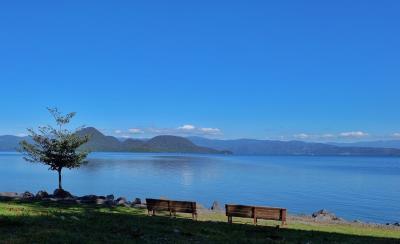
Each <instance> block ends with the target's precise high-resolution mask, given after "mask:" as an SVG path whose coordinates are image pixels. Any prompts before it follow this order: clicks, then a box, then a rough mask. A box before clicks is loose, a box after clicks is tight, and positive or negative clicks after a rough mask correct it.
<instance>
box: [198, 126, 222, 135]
mask: <svg viewBox="0 0 400 244" xmlns="http://www.w3.org/2000/svg"><path fill="white" fill-rule="evenodd" d="M199 130H200V131H201V132H203V133H205V134H210V135H219V134H221V130H220V129H218V128H200V129H199Z"/></svg>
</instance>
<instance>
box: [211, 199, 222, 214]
mask: <svg viewBox="0 0 400 244" xmlns="http://www.w3.org/2000/svg"><path fill="white" fill-rule="evenodd" d="M210 209H211V210H212V211H218V212H220V211H222V208H221V206H220V205H219V203H218V202H217V201H214V202H213V204H212V205H211V208H210Z"/></svg>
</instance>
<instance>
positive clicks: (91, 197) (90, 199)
mask: <svg viewBox="0 0 400 244" xmlns="http://www.w3.org/2000/svg"><path fill="white" fill-rule="evenodd" d="M97 199H98V196H96V195H85V196H82V197H78V200H79V201H80V202H81V203H87V204H90V203H96V201H97Z"/></svg>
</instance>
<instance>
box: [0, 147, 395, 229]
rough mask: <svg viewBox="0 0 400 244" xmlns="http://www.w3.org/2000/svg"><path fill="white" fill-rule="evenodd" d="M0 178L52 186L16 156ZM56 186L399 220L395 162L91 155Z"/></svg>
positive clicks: (52, 180)
mask: <svg viewBox="0 0 400 244" xmlns="http://www.w3.org/2000/svg"><path fill="white" fill-rule="evenodd" d="M0 173H1V177H0V186H1V189H0V191H16V192H23V191H25V190H29V191H31V192H37V191H39V190H46V191H49V192H51V191H52V190H54V189H55V188H56V186H57V178H56V174H55V173H54V172H51V171H48V170H47V168H46V167H45V166H43V165H40V164H32V163H28V162H25V161H24V160H23V159H22V156H21V155H20V154H18V153H0ZM63 184H64V188H65V189H67V190H69V191H71V192H72V193H74V194H77V195H85V194H98V195H107V194H110V193H113V194H116V195H117V196H125V197H128V198H129V200H132V199H133V198H135V197H140V198H145V197H155V198H157V197H161V196H163V197H168V198H171V199H182V200H194V201H197V202H199V203H200V204H202V205H203V206H205V207H209V206H210V205H211V204H212V202H213V201H214V200H216V201H218V202H219V203H220V204H224V203H238V204H252V205H268V206H278V207H286V208H288V210H289V212H290V213H297V214H299V213H305V214H310V213H312V212H314V211H316V210H318V209H322V208H325V209H328V210H329V211H332V212H334V213H336V214H337V215H338V216H339V217H343V218H345V219H348V220H353V219H358V220H362V221H371V222H379V223H386V222H398V221H400V204H399V200H400V187H399V186H400V158H386V157H300V156H299V157H276V156H275V157H272V156H234V155H232V156H223V155H194V154H146V153H92V154H91V155H90V157H89V164H87V165H86V166H84V167H82V168H81V169H78V170H71V171H70V170H65V171H64V179H63Z"/></svg>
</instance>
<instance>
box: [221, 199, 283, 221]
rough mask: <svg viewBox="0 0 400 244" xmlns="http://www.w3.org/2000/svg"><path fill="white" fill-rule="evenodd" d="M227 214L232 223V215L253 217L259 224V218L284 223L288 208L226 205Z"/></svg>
mask: <svg viewBox="0 0 400 244" xmlns="http://www.w3.org/2000/svg"><path fill="white" fill-rule="evenodd" d="M225 210H226V216H227V217H228V223H232V217H242V218H253V219H254V224H257V219H266V220H278V221H282V225H285V224H286V209H285V208H271V207H257V206H246V205H229V204H226V205H225Z"/></svg>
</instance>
